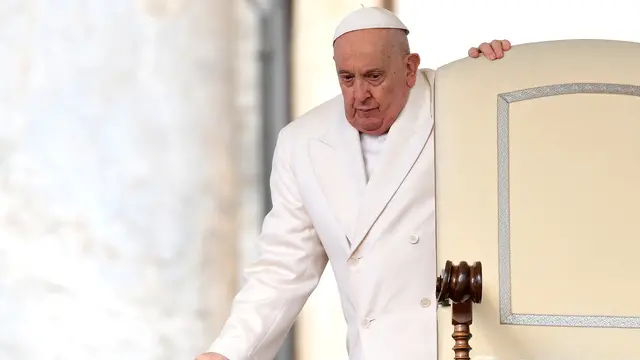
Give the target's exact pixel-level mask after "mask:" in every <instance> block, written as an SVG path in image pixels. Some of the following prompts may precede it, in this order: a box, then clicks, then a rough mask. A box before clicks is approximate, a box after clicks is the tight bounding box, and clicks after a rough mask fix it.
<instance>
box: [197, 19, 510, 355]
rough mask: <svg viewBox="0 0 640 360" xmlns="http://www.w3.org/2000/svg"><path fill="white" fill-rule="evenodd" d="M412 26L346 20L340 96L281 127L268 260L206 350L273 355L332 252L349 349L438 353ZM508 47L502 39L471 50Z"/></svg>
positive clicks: (427, 122)
mask: <svg viewBox="0 0 640 360" xmlns="http://www.w3.org/2000/svg"><path fill="white" fill-rule="evenodd" d="M407 34H408V30H407V29H406V27H405V26H404V25H403V24H402V22H400V20H399V19H398V18H397V17H395V16H394V15H393V14H392V13H391V12H389V11H387V10H384V9H380V8H363V9H358V10H356V11H355V12H353V13H351V14H349V15H348V16H347V17H345V18H344V20H343V21H341V23H340V24H339V25H338V27H337V29H336V33H335V35H334V45H333V47H334V61H335V64H336V71H337V74H338V79H339V82H340V87H341V90H342V94H341V95H339V96H336V97H335V98H333V99H331V100H329V101H327V102H326V103H324V104H322V105H320V106H318V107H316V108H315V109H313V110H311V111H309V112H308V113H307V114H305V115H303V116H301V117H300V118H299V119H297V120H295V121H293V122H292V123H291V124H289V125H288V126H286V127H285V128H284V129H283V130H282V131H281V132H280V134H279V138H278V142H277V145H276V149H275V155H274V159H273V170H272V175H271V192H272V196H273V209H272V210H271V212H270V213H269V214H268V215H267V217H266V218H265V220H264V225H263V230H262V234H261V235H260V239H259V248H260V251H259V258H258V260H257V262H256V263H255V264H253V265H252V266H251V267H249V269H248V270H247V272H246V275H247V282H246V285H245V286H244V288H243V289H242V290H241V291H240V293H239V294H238V295H237V297H236V299H235V302H234V305H233V310H232V314H231V316H230V318H229V320H228V321H227V323H226V324H225V326H224V328H223V330H222V332H221V334H220V336H219V338H218V339H217V340H216V341H215V342H214V343H213V345H212V346H211V348H210V349H209V351H210V352H208V353H206V354H202V355H200V356H198V358H197V359H198V360H226V359H230V360H271V359H273V358H274V356H275V354H276V352H277V350H278V349H279V347H280V346H281V344H282V342H283V340H284V338H285V335H286V333H287V331H288V330H289V329H290V327H291V325H292V324H293V322H294V320H295V319H296V317H297V316H298V314H299V312H300V310H301V309H302V307H303V305H304V303H305V301H306V300H307V298H308V296H309V295H310V294H311V292H312V291H313V290H314V289H315V287H316V285H317V284H318V281H319V279H320V275H321V274H322V272H323V271H324V269H325V266H326V265H327V261H331V264H332V267H333V269H334V272H335V276H336V280H337V284H338V287H339V290H340V296H341V299H342V308H343V311H344V315H345V318H346V321H347V325H348V331H347V348H348V352H349V358H350V359H352V360H387V359H402V360H418V359H423V360H436V358H437V338H436V299H435V279H436V274H437V271H436V270H437V269H436V261H435V199H434V147H433V144H434V137H433V112H432V104H431V99H432V91H433V88H432V85H433V76H434V72H433V71H431V70H420V69H419V65H420V57H419V56H418V55H417V54H412V53H410V51H409V44H408V41H407ZM509 48H510V44H509V43H508V42H507V41H494V42H492V43H491V45H489V44H483V45H481V46H480V48H479V49H478V48H472V49H471V50H469V56H471V57H479V56H480V54H481V53H482V54H484V56H486V57H487V58H489V59H498V58H501V57H502V56H503V52H504V51H506V50H509ZM461 106H464V104H461Z"/></svg>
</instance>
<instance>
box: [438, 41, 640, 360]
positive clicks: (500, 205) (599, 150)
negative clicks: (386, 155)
mask: <svg viewBox="0 0 640 360" xmlns="http://www.w3.org/2000/svg"><path fill="white" fill-rule="evenodd" d="M507 55H508V56H506V57H505V58H504V59H502V60H500V61H495V62H490V61H486V60H485V59H463V60H459V61H456V62H453V63H451V64H448V65H446V66H444V67H443V68H441V69H439V70H438V73H437V75H436V83H435V89H436V91H435V92H436V105H435V116H436V188H437V190H436V193H437V196H436V197H437V226H438V231H437V236H438V266H439V269H440V268H442V267H443V266H444V262H445V261H446V260H452V261H453V262H454V263H458V262H459V261H462V260H464V261H467V262H473V261H481V262H482V263H483V268H484V269H483V270H484V299H483V302H482V303H481V304H479V305H474V323H473V325H472V326H471V332H472V334H473V338H472V339H471V346H472V347H473V350H472V352H471V354H472V358H474V359H499V360H533V359H535V360H610V359H640V352H638V351H636V350H635V349H636V346H637V345H638V344H640V300H639V299H640V261H639V258H640V44H636V43H629V42H618V41H604V40H567V41H553V42H543V43H533V44H525V45H519V46H515V47H514V48H513V49H512V51H510V52H509V53H508V54H507ZM450 309H451V308H450V307H449V308H444V307H442V308H440V309H439V310H438V313H439V314H438V319H439V325H438V326H439V335H438V337H439V353H440V357H439V358H440V360H446V359H453V352H452V350H451V348H452V346H453V340H452V338H451V333H452V331H453V327H452V325H451V310H450Z"/></svg>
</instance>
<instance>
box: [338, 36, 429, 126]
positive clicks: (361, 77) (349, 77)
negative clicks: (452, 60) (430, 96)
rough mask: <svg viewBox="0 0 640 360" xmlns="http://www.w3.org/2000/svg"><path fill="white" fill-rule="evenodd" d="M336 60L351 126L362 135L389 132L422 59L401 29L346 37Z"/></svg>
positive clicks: (339, 46) (339, 47)
mask: <svg viewBox="0 0 640 360" xmlns="http://www.w3.org/2000/svg"><path fill="white" fill-rule="evenodd" d="M334 61H335V64H336V70H337V72H338V78H339V81H340V88H341V90H342V95H343V97H344V108H345V115H346V118H347V120H348V121H349V123H350V124H351V125H352V126H353V127H355V128H356V129H358V130H359V131H360V132H362V133H366V134H370V135H380V134H383V133H385V132H387V131H388V130H389V128H390V127H391V125H392V124H393V122H394V121H395V120H396V118H397V117H398V115H399V114H400V112H401V111H402V109H403V108H404V106H405V104H406V102H407V99H408V97H409V90H410V89H411V87H413V85H414V84H415V81H416V73H417V69H418V65H419V63H420V58H419V57H418V55H416V54H409V53H408V46H407V45H406V36H405V35H404V33H403V32H402V31H401V30H393V29H367V30H359V31H353V32H350V33H347V34H344V35H342V36H341V37H340V38H338V39H337V40H336V42H335V44H334Z"/></svg>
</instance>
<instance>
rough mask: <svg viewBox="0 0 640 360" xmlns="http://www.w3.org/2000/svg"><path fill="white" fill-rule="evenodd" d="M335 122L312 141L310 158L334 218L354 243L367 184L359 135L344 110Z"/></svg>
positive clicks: (339, 113) (337, 115)
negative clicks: (357, 218)
mask: <svg viewBox="0 0 640 360" xmlns="http://www.w3.org/2000/svg"><path fill="white" fill-rule="evenodd" d="M341 104H342V103H341ZM333 119H335V121H334V122H333V124H332V125H331V126H330V128H329V131H328V132H327V133H325V134H324V135H322V136H321V137H319V138H313V139H310V140H309V158H310V159H311V162H312V167H313V169H314V172H315V176H316V179H317V180H318V182H319V184H320V187H321V188H322V191H323V192H324V195H325V198H326V199H327V202H328V203H329V207H330V208H331V210H332V213H333V215H334V216H335V217H336V220H338V222H339V223H340V224H341V225H342V227H343V230H344V233H345V235H346V237H347V239H346V240H348V241H349V242H352V238H353V231H354V224H355V221H356V217H357V215H358V208H359V205H360V202H361V201H362V198H363V196H364V192H365V186H366V181H367V180H366V174H365V168H364V161H363V158H362V148H361V146H360V134H359V133H358V131H357V130H356V129H355V128H353V127H352V126H351V125H350V124H349V123H348V122H347V119H346V118H345V116H344V112H343V108H342V107H340V108H339V110H338V109H337V111H336V113H335V117H333Z"/></svg>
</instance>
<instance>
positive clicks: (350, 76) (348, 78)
mask: <svg viewBox="0 0 640 360" xmlns="http://www.w3.org/2000/svg"><path fill="white" fill-rule="evenodd" d="M351 79H353V75H342V80H344V81H349V80H351Z"/></svg>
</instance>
